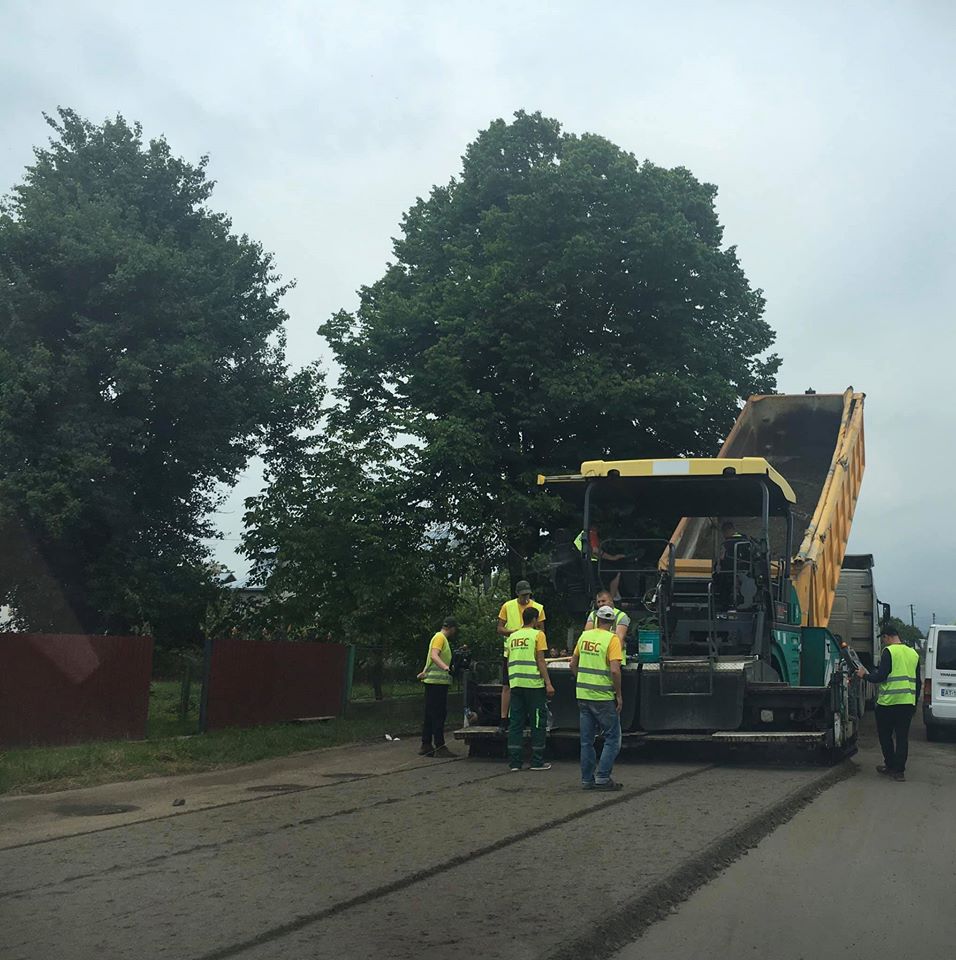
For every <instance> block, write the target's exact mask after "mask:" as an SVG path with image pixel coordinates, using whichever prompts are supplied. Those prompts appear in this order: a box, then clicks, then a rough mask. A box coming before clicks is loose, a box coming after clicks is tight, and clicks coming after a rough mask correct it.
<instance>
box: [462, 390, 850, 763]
mask: <svg viewBox="0 0 956 960" xmlns="http://www.w3.org/2000/svg"><path fill="white" fill-rule="evenodd" d="M863 400H864V396H863V394H861V393H856V392H854V391H853V390H852V388H851V389H849V390H847V391H846V392H844V393H842V394H816V393H807V394H800V395H768V396H756V397H751V398H750V399H749V400H748V401H747V403H746V404H745V405H744V407H743V409H742V410H741V412H740V415H739V416H738V418H737V421H736V423H735V424H734V427H733V429H732V430H731V431H730V433H729V435H728V436H727V439H726V441H725V442H724V444H723V447H722V448H721V450H720V452H719V453H718V455H717V456H716V457H711V458H656V459H635V460H614V461H607V460H592V461H587V462H585V463H582V464H581V467H580V470H579V471H578V472H576V473H572V474H560V475H544V476H540V477H539V478H538V482H539V484H540V485H541V486H542V487H544V489H545V490H547V491H549V492H551V493H553V494H555V495H556V496H558V497H560V498H561V499H563V500H564V501H565V502H566V503H567V504H569V505H570V508H571V509H572V510H573V511H574V513H575V514H576V515H577V516H579V517H580V518H581V523H580V528H581V529H582V530H583V531H589V530H591V529H592V528H598V527H599V528H600V530H601V534H600V538H601V542H600V550H598V551H594V552H592V545H591V538H590V537H589V536H584V537H582V538H581V539H580V540H579V543H580V545H581V549H580V551H579V553H578V556H577V557H576V558H575V559H574V561H573V566H575V567H576V569H577V575H576V576H575V575H569V576H565V577H563V578H562V579H559V580H558V581H557V582H560V583H564V585H565V590H566V593H567V596H566V598H565V599H566V600H567V608H568V609H569V610H570V611H572V612H577V613H578V614H580V615H582V622H583V615H585V614H586V612H587V610H589V609H590V605H591V601H592V598H593V597H594V593H595V590H596V589H597V588H598V587H600V586H602V585H603V586H607V585H608V584H609V583H610V582H612V581H613V582H615V583H616V584H617V585H618V592H619V594H620V600H619V601H618V605H619V606H621V607H622V608H624V609H625V610H627V611H628V613H629V614H630V615H631V619H632V621H634V622H635V623H636V624H637V629H636V631H635V633H636V636H635V637H634V638H633V640H632V641H630V642H629V644H628V654H629V655H628V658H627V663H626V665H625V666H624V668H623V672H622V681H623V683H622V686H623V710H622V713H621V723H622V729H623V732H624V739H625V742H631V743H637V742H655V741H666V740H679V741H688V740H693V741H698V742H703V743H710V744H724V745H738V746H739V745H743V744H776V745H780V746H786V748H788V749H789V748H792V747H799V748H801V749H806V750H809V751H812V752H813V753H814V754H815V755H818V756H821V757H824V758H826V759H829V760H836V759H838V758H840V757H843V756H845V755H847V754H848V753H850V752H852V751H853V750H854V749H855V742H856V736H857V726H858V722H859V720H860V718H861V717H862V714H863V709H864V707H863V698H864V688H863V685H862V683H861V682H860V681H858V680H857V678H856V677H855V674H854V670H855V667H856V666H857V665H858V664H859V658H858V657H857V656H856V654H855V652H854V651H853V649H852V647H851V646H850V645H849V644H848V643H847V642H846V641H845V640H841V639H838V638H837V637H835V636H834V635H833V634H832V633H831V632H830V630H828V629H827V628H828V623H829V616H830V612H831V609H832V606H833V602H834V598H835V596H836V592H837V585H838V583H839V580H840V571H841V567H842V562H843V558H844V554H845V552H846V544H847V539H848V537H849V534H850V527H851V524H852V520H853V513H854V509H855V506H856V501H857V498H858V496H859V491H860V484H861V481H862V476H863V468H864V443H863ZM727 521H731V522H732V523H733V524H734V525H735V528H736V531H737V536H736V537H735V538H734V539H733V540H732V541H731V542H729V543H728V542H726V541H722V540H721V536H720V533H719V531H720V529H721V527H722V525H723V524H725V523H726V522H727ZM668 524H670V525H671V526H670V527H668ZM675 524H676V526H675ZM661 529H673V533H672V534H671V535H670V536H669V537H664V538H661V537H659V536H658V537H655V536H649V535H648V533H647V531H649V530H650V531H653V530H661ZM609 557H616V558H618V559H616V560H613V561H611V560H609V559H607V558H609ZM570 563H571V561H569V560H568V559H567V555H566V553H565V557H564V559H562V560H559V561H558V562H557V563H556V564H555V568H556V572H561V571H562V570H564V571H565V572H567V571H566V568H567V567H568V566H569V564H570ZM549 669H550V674H551V678H552V683H553V685H554V687H555V691H556V692H555V696H554V698H553V700H552V704H551V712H552V729H551V736H552V737H553V738H556V737H561V736H569V737H573V736H574V735H575V732H576V730H577V725H578V711H577V705H576V700H575V696H574V685H575V681H574V677H573V675H572V674H571V672H570V669H569V664H568V662H567V661H557V662H552V663H551V664H550V665H549ZM465 692H466V702H467V704H468V714H467V715H468V716H469V717H470V718H474V719H473V722H470V723H469V724H468V725H467V726H465V727H463V728H462V729H461V730H459V731H457V733H456V736H458V737H459V738H461V739H464V740H465V741H467V742H468V743H469V747H470V751H471V752H472V753H476V752H487V749H488V745H489V742H491V743H493V742H494V740H495V739H498V740H499V748H500V736H501V735H500V733H498V731H497V727H496V723H495V721H496V719H497V716H498V712H497V711H498V708H499V707H498V705H499V704H500V686H499V685H497V684H489V683H485V684H482V683H477V682H472V683H470V684H468V683H467V682H466V691H465ZM492 749H493V747H492Z"/></svg>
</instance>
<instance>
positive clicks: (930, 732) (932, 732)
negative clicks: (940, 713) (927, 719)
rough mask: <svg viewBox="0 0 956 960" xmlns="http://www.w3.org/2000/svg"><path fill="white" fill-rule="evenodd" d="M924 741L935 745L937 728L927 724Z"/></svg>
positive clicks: (937, 738) (937, 737) (937, 739)
mask: <svg viewBox="0 0 956 960" xmlns="http://www.w3.org/2000/svg"><path fill="white" fill-rule="evenodd" d="M926 739H927V740H929V742H930V743H937V742H938V741H939V727H936V726H931V725H930V724H928V723H927V724H926Z"/></svg>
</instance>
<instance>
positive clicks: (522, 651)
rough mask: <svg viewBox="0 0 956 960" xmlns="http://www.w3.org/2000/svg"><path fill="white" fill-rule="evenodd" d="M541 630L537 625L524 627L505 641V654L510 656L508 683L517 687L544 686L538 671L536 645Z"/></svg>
mask: <svg viewBox="0 0 956 960" xmlns="http://www.w3.org/2000/svg"><path fill="white" fill-rule="evenodd" d="M540 632H541V631H540V630H538V629H537V628H536V627H522V628H521V629H520V630H515V632H514V633H512V634H511V635H510V636H509V637H508V639H507V640H506V641H505V655H506V656H507V657H508V684H509V685H510V686H511V689H512V690H514V688H515V687H533V688H535V689H541V688H543V687H544V679H543V678H542V676H541V674H540V673H539V671H538V661H537V659H536V654H535V649H534V648H535V645H536V643H537V640H538V634H539V633H540Z"/></svg>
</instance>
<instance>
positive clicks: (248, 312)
mask: <svg viewBox="0 0 956 960" xmlns="http://www.w3.org/2000/svg"><path fill="white" fill-rule="evenodd" d="M48 122H49V124H50V126H51V127H52V128H53V136H52V137H51V140H50V144H49V146H48V147H45V148H42V149H37V150H36V151H35V160H34V162H33V163H32V164H31V165H30V166H29V167H28V168H27V170H26V175H25V177H24V179H23V181H22V182H21V183H20V184H18V185H17V186H15V187H14V188H13V191H12V193H11V195H10V196H9V197H8V198H7V200H6V201H5V203H4V206H3V209H2V212H0V543H2V545H3V546H2V548H0V602H7V603H10V604H12V605H13V607H14V608H15V610H16V613H17V615H18V616H19V618H20V620H21V622H22V623H23V625H25V626H30V627H33V628H38V629H60V630H76V629H80V630H89V631H101V630H111V631H121V630H127V629H130V628H133V627H136V626H137V625H141V624H144V623H151V624H153V625H154V626H155V624H156V623H157V622H165V621H168V620H169V611H170V608H171V607H177V608H179V609H182V610H187V611H188V610H191V611H192V613H191V614H190V616H192V621H191V622H192V623H193V624H195V623H196V621H197V620H198V613H197V608H198V607H201V606H202V604H203V603H204V602H205V599H206V598H205V595H204V593H203V590H204V588H205V586H208V582H209V576H208V574H207V572H206V570H207V563H206V561H207V559H208V558H207V554H206V550H205V549H204V547H203V545H202V540H203V538H205V537H207V536H209V535H210V534H211V533H212V532H213V530H212V526H211V524H210V520H209V516H210V510H211V509H212V508H213V507H214V506H215V504H216V502H217V494H216V491H217V489H218V488H219V485H220V484H223V483H230V482H233V481H234V480H235V479H236V477H237V475H238V473H239V471H240V470H242V468H243V467H244V466H245V464H246V463H247V460H248V458H249V457H250V455H252V454H253V453H254V452H256V451H257V450H258V449H259V448H260V447H261V445H262V444H263V443H268V442H269V441H270V440H273V441H275V442H277V443H280V444H281V443H285V444H289V443H293V442H294V440H293V439H290V438H292V437H294V430H293V429H292V428H293V426H294V425H298V424H301V423H306V424H307V421H308V415H309V414H308V410H309V404H310V402H311V376H312V375H311V371H305V372H304V373H302V374H298V375H295V376H290V375H289V373H288V371H287V368H286V365H285V363H284V359H283V357H284V342H283V333H282V328H283V322H284V321H285V319H286V314H285V312H284V311H283V309H282V308H281V306H280V305H279V301H280V298H281V297H282V294H283V292H284V291H285V290H286V289H287V287H286V285H284V284H283V283H282V282H281V280H280V278H279V277H278V276H277V274H276V271H275V267H274V264H273V260H272V257H271V255H269V254H267V253H265V252H264V251H263V249H262V247H261V246H260V245H259V244H258V243H256V242H254V241H252V240H250V239H249V238H248V237H247V236H237V235H236V234H235V233H234V232H233V231H232V226H231V223H230V220H229V219H228V217H226V216H225V215H223V214H221V213H215V212H213V211H212V210H211V209H210V207H209V206H208V203H209V200H210V195H211V193H212V190H213V182H212V181H210V180H209V179H208V178H207V176H206V171H205V167H206V159H205V158H203V159H201V160H200V161H199V162H198V163H195V164H193V163H189V162H187V161H185V160H183V159H180V158H178V157H176V156H175V155H174V154H173V152H172V151H171V149H170V147H169V145H168V144H167V142H166V141H165V140H164V139H156V140H150V141H149V142H144V140H143V137H142V133H141V129H140V127H139V125H130V124H128V123H127V122H126V121H125V120H124V119H123V118H122V117H119V116H118V117H116V118H115V119H113V120H108V121H106V122H105V123H103V124H101V125H94V124H92V123H90V122H88V121H86V120H84V119H83V118H81V117H79V116H78V115H77V114H76V113H74V112H73V111H70V110H63V109H61V110H59V111H58V116H57V117H56V118H48ZM188 621H189V618H188V617H187V622H188ZM180 627H181V628H183V629H185V628H186V627H185V625H184V623H183V622H180Z"/></svg>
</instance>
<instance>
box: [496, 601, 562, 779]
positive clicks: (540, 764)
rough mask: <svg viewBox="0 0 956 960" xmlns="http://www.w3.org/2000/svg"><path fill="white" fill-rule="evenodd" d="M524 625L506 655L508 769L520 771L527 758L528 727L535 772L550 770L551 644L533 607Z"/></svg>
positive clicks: (512, 635) (510, 640)
mask: <svg viewBox="0 0 956 960" xmlns="http://www.w3.org/2000/svg"><path fill="white" fill-rule="evenodd" d="M522 620H523V623H524V625H523V626H522V627H521V629H519V630H515V631H513V632H512V633H510V634H509V635H508V639H507V640H506V641H505V655H506V657H507V661H508V684H509V686H510V687H511V703H510V705H509V714H508V766H509V767H510V768H511V769H512V770H520V769H521V767H522V762H523V755H524V727H525V723H526V722H527V724H528V726H529V727H530V728H531V769H532V770H550V769H551V764H550V763H545V762H544V746H545V741H546V739H547V736H548V726H547V724H548V704H547V698H548V697H553V696H554V687H552V686H551V678H550V677H549V676H548V667H547V664H546V663H545V659H544V656H545V652H546V651H547V649H548V641H547V639H546V638H545V635H544V633H543V632H542V631H541V630H540V629H539V628H538V611H537V610H535V609H534V608H533V607H529V608H528V609H526V610H525V611H524V612H523V614H522Z"/></svg>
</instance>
